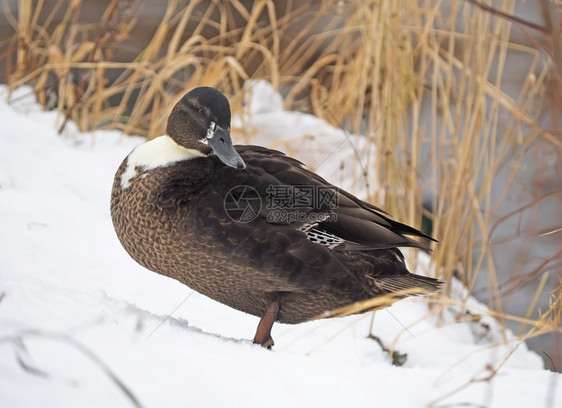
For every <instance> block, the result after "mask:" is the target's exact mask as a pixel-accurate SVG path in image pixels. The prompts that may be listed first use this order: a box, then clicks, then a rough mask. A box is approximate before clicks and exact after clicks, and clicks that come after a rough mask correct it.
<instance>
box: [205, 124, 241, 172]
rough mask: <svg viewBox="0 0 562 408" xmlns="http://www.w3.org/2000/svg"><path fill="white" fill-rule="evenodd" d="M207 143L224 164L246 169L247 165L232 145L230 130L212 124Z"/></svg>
mask: <svg viewBox="0 0 562 408" xmlns="http://www.w3.org/2000/svg"><path fill="white" fill-rule="evenodd" d="M207 142H208V143H209V146H211V149H213V152H214V153H215V154H216V155H217V156H218V157H219V159H220V160H221V161H222V162H223V163H224V164H226V165H227V166H230V167H234V168H235V169H238V170H242V169H245V168H246V163H244V160H242V157H240V155H239V154H238V152H237V151H236V150H235V149H234V146H233V145H232V139H231V138H230V132H229V131H228V130H226V129H223V128H221V127H220V126H218V125H215V124H214V123H211V127H210V128H209V129H208V131H207Z"/></svg>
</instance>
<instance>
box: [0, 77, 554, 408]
mask: <svg viewBox="0 0 562 408" xmlns="http://www.w3.org/2000/svg"><path fill="white" fill-rule="evenodd" d="M264 91H265V92H267V89H265V90H264ZM26 93H27V94H28V95H29V96H28V97H24V98H21V99H18V101H17V102H16V103H13V104H10V105H8V104H7V103H6V90H5V88H0V126H1V131H0V254H1V256H0V406H2V407H22V406H23V407H35V406H42V407H66V406H68V407H77V406H80V407H89V406H92V407H99V406H111V407H112V406H135V405H137V406H144V407H214V406H229V407H258V406H260V407H263V406H267V407H291V406H295V407H305V406H306V407H311V406H312V407H314V406H325V407H342V406H346V407H373V406H383V407H418V406H419V407H422V406H432V405H433V406H441V407H444V406H448V407H449V406H486V407H487V406H495V407H506V406H509V407H529V406H544V407H559V406H562V375H561V374H557V373H552V372H549V371H546V370H544V369H543V366H542V360H541V359H540V358H539V356H538V355H536V354H535V353H533V352H530V351H529V350H528V349H527V347H526V346H525V345H524V344H522V345H520V346H519V347H518V348H516V349H515V346H516V345H517V344H518V341H517V339H515V338H513V336H512V335H511V334H509V333H508V338H509V341H508V343H507V344H504V342H503V341H502V335H501V331H500V329H499V326H498V324H497V323H496V322H495V321H494V320H493V319H491V318H489V317H485V318H484V319H483V321H482V322H479V323H454V316H455V313H456V312H457V311H456V310H454V309H453V308H451V309H450V310H446V312H445V314H444V322H445V323H439V321H438V319H437V318H435V317H429V318H424V316H426V315H427V314H428V313H429V310H428V307H427V305H426V304H425V303H424V302H423V300H420V299H411V300H406V301H402V302H399V303H397V304H395V305H394V306H392V307H391V308H389V309H387V310H384V311H380V312H377V314H376V317H375V319H374V323H373V326H372V333H373V334H375V335H378V336H379V337H381V338H382V340H383V341H384V342H385V343H386V344H387V345H391V344H393V342H395V344H394V346H395V348H396V350H398V351H400V352H402V353H407V361H406V363H405V365H404V366H402V367H394V366H392V365H391V363H390V361H389V357H388V355H387V354H386V353H384V352H383V351H382V350H381V348H380V347H379V345H378V344H377V343H376V342H375V341H373V340H372V339H370V338H368V337H367V336H368V334H369V332H370V325H371V317H372V316H371V315H370V314H368V315H361V316H350V317H347V318H341V319H330V320H320V321H314V322H310V323H306V324H301V325H297V326H290V325H281V324H276V325H275V326H274V328H273V332H272V335H273V338H274V339H275V342H276V345H275V347H274V349H273V350H272V351H268V350H264V349H262V348H260V347H257V346H255V345H253V344H252V343H251V341H250V339H251V338H252V337H253V334H254V331H255V328H256V325H257V322H258V319H257V318H256V317H253V316H249V315H246V314H244V313H241V312H238V311H236V310H233V309H230V308H228V307H226V306H223V305H221V304H219V303H216V302H214V301H212V300H210V299H208V298H205V297H203V296H202V295H199V294H198V293H195V292H193V291H192V290H191V289H189V288H187V287H185V286H183V285H181V284H180V283H178V282H176V281H174V280H172V279H169V278H165V277H162V276H159V275H157V274H154V273H152V272H149V271H147V270H145V269H144V268H142V267H141V266H139V265H137V264H136V263H135V262H134V261H133V260H132V259H131V258H129V256H128V255H127V253H126V252H125V251H124V249H123V248H122V247H121V245H120V244H119V242H118V240H117V238H116V236H115V234H114V232H113V226H112V224H111V218H110V214H109V196H110V190H111V185H112V182H113V175H114V172H115V170H116V169H117V167H118V165H119V163H120V162H121V161H122V160H123V158H124V157H125V156H126V155H127V154H128V152H129V151H130V150H131V149H132V148H133V147H134V146H136V145H138V144H139V143H142V141H143V140H142V139H140V138H129V137H125V136H123V135H121V134H119V133H118V132H96V133H95V134H79V133H78V132H77V131H76V130H75V128H74V127H73V126H72V125H70V126H68V127H67V132H66V134H65V135H63V136H59V135H58V134H57V133H56V130H55V129H56V125H55V124H56V123H57V116H56V114H55V113H52V112H42V111H41V110H40V108H39V107H38V106H37V105H36V104H35V103H34V102H33V100H34V98H33V96H32V95H31V92H30V89H20V90H19V91H18V92H17V93H16V94H14V95H13V96H12V97H17V96H21V95H25V94H26ZM234 122H235V124H236V123H238V124H239V125H240V124H242V123H244V124H245V126H254V127H255V129H256V138H255V139H252V142H254V143H261V144H266V143H271V142H272V140H273V139H271V138H269V139H268V137H272V135H273V136H275V135H276V133H275V132H276V129H290V130H291V131H290V135H291V141H290V143H293V144H295V143H297V144H298V143H299V140H300V141H301V143H307V142H306V140H311V139H310V137H309V136H310V125H311V124H312V123H313V124H315V126H314V129H315V131H316V132H318V134H320V133H323V134H327V135H331V136H330V137H327V138H324V139H323V144H322V145H323V146H324V147H325V148H326V149H328V150H329V151H332V150H333V149H334V148H335V147H337V146H339V145H340V144H341V142H342V141H343V140H344V139H345V137H346V135H345V134H343V132H342V131H341V130H338V129H334V128H332V127H330V126H329V125H327V124H325V123H323V122H321V121H320V120H319V119H317V118H314V117H311V116H309V115H304V114H299V113H295V112H283V111H282V108H281V105H280V104H279V101H278V100H277V102H276V101H275V97H273V101H272V103H271V104H270V105H268V106H265V107H264V106H260V107H256V106H255V107H253V108H251V110H250V112H249V114H248V115H247V116H246V117H244V118H237V119H236V120H235V121H234ZM258 131H259V132H260V134H257V132H258ZM285 134H288V133H287V132H285ZM304 134H307V135H308V136H307V137H301V136H302V135H304ZM260 135H261V138H260ZM268 135H269V136H268ZM313 136H314V135H313ZM279 137H281V136H279ZM303 140H305V142H302V141H303ZM357 143H360V142H359V141H357ZM276 147H278V148H287V146H286V145H283V144H280V145H279V144H278V145H277V146H276ZM355 154H357V153H356V152H354V151H353V150H352V149H351V148H350V145H348V144H347V143H343V144H341V147H340V148H339V149H338V150H337V152H336V153H335V156H334V157H332V158H331V160H329V161H328V162H327V163H325V164H323V165H322V166H320V167H321V168H319V172H320V173H321V174H322V175H324V176H325V177H327V178H329V179H330V180H331V181H333V182H335V183H337V184H341V183H340V181H341V175H340V174H339V173H338V169H339V161H340V160H343V159H345V157H350V156H353V155H355ZM366 154H368V152H367V153H366ZM300 158H301V159H305V158H303V157H300ZM310 159H311V160H312V161H313V163H311V164H312V167H315V166H317V165H318V163H319V162H318V161H315V160H321V159H322V156H319V157H311V158H310ZM346 187H348V186H346ZM420 260H421V262H420V267H419V268H420V269H423V265H424V264H426V263H427V259H426V258H425V256H423V255H420ZM419 272H420V273H423V271H421V270H420V271H419ZM472 305H474V307H475V308H476V311H477V312H478V311H480V312H481V310H482V306H481V305H479V304H478V303H477V302H476V301H472ZM405 328H407V330H406V329H405ZM514 349H515V351H513V350H514ZM512 352H513V354H512V355H511V356H510V357H509V359H507V362H505V364H504V365H503V366H502V368H501V369H500V371H499V373H498V374H497V375H496V376H494V377H493V378H492V379H491V380H489V381H487V380H486V378H487V377H488V376H489V374H490V371H489V370H490V368H492V369H493V368H495V367H497V366H498V365H500V364H501V362H502V361H504V359H505V358H506V357H507V356H508V355H509V354H510V353H512Z"/></svg>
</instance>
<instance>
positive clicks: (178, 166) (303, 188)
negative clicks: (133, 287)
mask: <svg viewBox="0 0 562 408" xmlns="http://www.w3.org/2000/svg"><path fill="white" fill-rule="evenodd" d="M225 101H226V98H224V96H223V95H222V94H220V93H219V92H218V91H216V90H214V89H212V88H198V89H196V90H195V91H192V92H190V93H189V94H187V95H186V96H185V97H184V98H183V99H182V100H181V101H180V102H179V103H178V105H177V106H176V108H175V109H174V111H173V112H172V114H171V116H170V119H169V122H168V136H169V137H168V136H163V137H162V138H159V139H160V140H158V141H152V142H148V143H147V144H145V145H143V146H144V147H141V148H140V150H138V151H137V152H136V153H135V151H133V153H132V154H131V155H129V156H128V158H127V159H125V161H124V162H123V163H122V164H121V166H120V168H119V169H118V171H117V174H116V176H115V182H114V186H113V191H112V197H111V214H112V219H113V223H114V226H115V230H116V232H117V235H118V237H119V239H120V241H121V243H122V244H123V246H124V247H125V249H126V250H127V252H128V253H129V254H130V255H131V256H132V257H133V259H135V260H136V261H137V262H139V263H140V264H141V265H143V266H144V267H146V268H148V269H150V270H152V271H154V272H157V273H160V274H162V275H166V276H169V277H172V278H174V279H177V280H179V281H180V282H182V283H184V284H186V285H187V286H189V287H191V288H192V289H195V290H196V291H198V292H200V293H202V294H204V295H206V296H209V297H211V298H213V299H215V300H217V301H219V302H222V303H224V304H226V305H228V306H231V307H233V308H235V309H238V310H241V311H243V312H246V313H250V314H253V315H255V316H258V317H260V318H262V321H261V322H260V325H259V327H258V333H256V337H255V338H254V341H255V342H257V343H260V344H262V345H266V346H267V345H271V344H272V340H271V337H270V329H271V325H272V324H273V321H279V322H283V323H300V322H303V321H306V320H310V319H312V318H315V317H319V316H320V315H321V314H323V313H324V312H326V311H330V310H333V309H337V308H340V307H343V306H346V305H349V304H351V303H354V302H357V301H361V300H365V299H369V298H373V297H376V296H381V295H384V294H388V293H394V292H397V291H400V290H412V289H414V288H418V289H419V291H420V292H431V291H435V290H436V289H438V287H439V284H440V282H439V281H437V280H435V279H432V278H426V277H423V276H418V275H413V274H411V273H409V272H408V271H407V269H406V266H405V264H404V261H403V257H402V254H401V253H400V251H399V250H398V249H397V247H398V246H414V247H422V245H421V244H419V243H418V242H416V241H414V240H412V239H410V238H408V237H407V236H406V235H412V236H420V237H422V236H423V237H426V236H425V235H424V234H422V233H421V232H419V231H417V230H416V229H414V228H411V227H408V226H406V225H404V224H400V223H398V222H395V221H392V220H390V219H389V218H388V217H386V216H385V215H384V214H382V213H381V211H380V210H379V209H377V208H376V207H373V206H372V205H370V204H367V203H365V202H363V201H361V200H359V199H357V198H355V197H354V196H352V195H351V194H349V193H347V192H345V191H342V190H339V189H337V188H336V187H334V186H332V185H330V184H329V183H327V182H326V181H325V180H324V179H322V178H321V177H319V176H318V175H316V174H314V173H312V172H310V171H308V170H306V169H305V168H304V167H303V166H302V164H301V163H300V162H298V161H297V160H294V159H292V158H289V157H287V156H285V155H284V154H283V153H280V152H277V151H273V150H269V149H265V148H263V147H258V146H236V151H237V152H238V153H236V151H235V150H234V149H233V148H232V145H231V142H230V136H229V134H228V127H229V124H230V110H229V108H228V102H227V101H226V103H225ZM225 109H227V110H228V112H225ZM221 132H222V133H221ZM170 138H171V139H170ZM205 138H208V139H207V140H206V139H205ZM172 139H173V141H172ZM207 141H208V143H206V142H207ZM150 143H152V145H150ZM217 143H220V144H221V145H220V146H217ZM179 146H182V147H179ZM229 149H232V150H229ZM213 153H216V154H213ZM158 154H161V155H162V158H161V160H160V159H159V156H158ZM225 163H226V164H225ZM238 186H247V187H251V189H244V188H239V187H238ZM271 186H291V187H290V188H295V186H296V188H297V189H299V187H300V190H299V193H300V194H301V195H304V196H305V197H304V198H305V199H306V198H307V197H306V195H307V194H314V193H316V192H317V191H318V190H319V189H325V190H327V191H329V192H333V194H332V198H335V203H336V205H335V206H334V201H333V200H332V201H331V202H330V203H329V204H326V203H319V202H314V200H309V201H308V203H309V205H308V206H300V207H298V208H296V207H291V208H290V211H291V213H295V211H296V212H298V213H299V214H300V215H302V216H301V217H299V221H295V220H294V219H293V220H284V219H279V218H275V219H273V218H272V217H271V215H272V213H273V212H274V211H276V210H277V211H278V210H279V208H278V207H277V208H275V209H274V208H271V206H270V205H268V203H270V201H271V200H270V194H271ZM248 192H251V193H252V194H253V196H252V197H251V198H254V199H253V200H251V201H249V200H247V196H244V194H247V193H248ZM308 198H311V197H308ZM244 205H245V206H246V207H248V206H249V207H248V208H250V207H251V208H250V209H251V210H252V211H253V212H252V214H253V218H252V219H247V220H242V221H244V222H242V221H241V220H240V219H236V217H233V212H232V211H230V212H229V208H230V209H232V208H234V209H236V208H237V207H241V206H242V207H243V206H244ZM281 210H284V211H286V210H288V209H287V208H281ZM318 213H320V214H323V216H325V218H324V219H323V218H320V219H315V220H313V221H307V216H308V219H310V218H311V216H312V215H316V214H318ZM273 215H275V214H273ZM314 221H316V222H314ZM318 236H321V237H327V240H328V242H326V241H322V243H319V242H318V239H317V237H318ZM426 238H428V237H426Z"/></svg>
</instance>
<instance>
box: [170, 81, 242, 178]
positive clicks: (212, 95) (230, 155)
mask: <svg viewBox="0 0 562 408" xmlns="http://www.w3.org/2000/svg"><path fill="white" fill-rule="evenodd" d="M166 132H167V134H168V136H170V137H171V138H172V139H173V140H174V141H175V142H176V143H177V144H179V145H180V146H183V147H185V148H187V149H194V150H198V151H200V152H201V153H203V154H204V155H205V156H210V155H212V154H216V155H217V156H218V158H219V159H220V160H221V161H222V162H223V163H224V164H226V165H227V166H231V167H234V168H235V169H243V168H245V167H246V164H245V163H244V160H242V158H241V157H240V155H239V154H238V153H237V152H236V150H235V149H234V146H233V145H232V139H231V138H230V105H229V103H228V99H226V97H225V96H224V95H223V94H222V93H221V92H219V91H217V90H216V89H214V88H210V87H206V86H204V87H200V88H195V89H193V90H192V91H190V92H188V93H187V94H185V95H184V97H183V98H181V100H180V101H179V102H178V103H177V104H176V106H174V109H173V110H172V113H171V114H170V117H169V118H168V125H167V127H166Z"/></svg>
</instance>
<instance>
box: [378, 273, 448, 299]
mask: <svg viewBox="0 0 562 408" xmlns="http://www.w3.org/2000/svg"><path fill="white" fill-rule="evenodd" d="M442 284H443V282H441V281H440V280H438V279H435V278H428V277H427V276H421V275H414V274H406V275H393V276H381V277H377V278H376V286H377V288H379V289H382V290H383V291H385V292H391V293H392V292H404V297H406V296H410V295H421V294H426V293H428V292H429V293H431V292H436V291H438V290H439V288H440V287H441V285H442Z"/></svg>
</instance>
